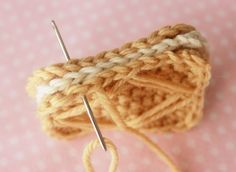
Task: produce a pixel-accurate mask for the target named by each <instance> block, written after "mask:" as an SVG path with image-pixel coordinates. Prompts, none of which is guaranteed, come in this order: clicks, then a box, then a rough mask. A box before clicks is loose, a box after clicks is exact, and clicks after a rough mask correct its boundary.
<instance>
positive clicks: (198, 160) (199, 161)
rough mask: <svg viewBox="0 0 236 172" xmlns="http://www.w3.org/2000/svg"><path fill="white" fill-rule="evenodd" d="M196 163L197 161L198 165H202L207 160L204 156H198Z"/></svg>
mask: <svg viewBox="0 0 236 172" xmlns="http://www.w3.org/2000/svg"><path fill="white" fill-rule="evenodd" d="M195 161H196V162H197V163H200V164H202V163H203V162H205V158H204V156H203V155H196V156H195Z"/></svg>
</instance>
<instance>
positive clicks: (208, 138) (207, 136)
mask: <svg viewBox="0 0 236 172" xmlns="http://www.w3.org/2000/svg"><path fill="white" fill-rule="evenodd" d="M202 140H204V141H206V142H210V141H211V137H210V135H209V133H203V134H202Z"/></svg>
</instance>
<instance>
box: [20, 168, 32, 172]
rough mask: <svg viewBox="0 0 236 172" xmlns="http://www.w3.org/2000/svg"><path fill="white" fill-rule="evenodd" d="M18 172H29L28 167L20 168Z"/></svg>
mask: <svg viewBox="0 0 236 172" xmlns="http://www.w3.org/2000/svg"><path fill="white" fill-rule="evenodd" d="M20 172H30V169H29V168H28V167H22V168H21V169H20Z"/></svg>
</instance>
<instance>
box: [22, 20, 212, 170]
mask: <svg viewBox="0 0 236 172" xmlns="http://www.w3.org/2000/svg"><path fill="white" fill-rule="evenodd" d="M209 79H210V65H209V62H208V53H207V47H206V41H205V39H204V38H203V37H202V36H201V35H200V33H199V32H197V31H196V30H195V28H194V27H192V26H189V25H185V24H178V25H175V26H172V27H171V26H167V27H164V28H162V29H160V30H158V31H155V32H153V33H152V34H151V35H150V36H148V37H147V38H142V39H139V40H137V41H134V42H131V43H126V44H125V45H123V46H122V47H121V48H117V49H114V50H110V51H105V52H101V53H99V54H97V55H96V56H94V57H86V58H82V59H73V60H70V61H69V62H68V63H60V64H55V65H51V66H48V67H45V68H42V69H39V70H36V71H35V72H34V75H33V76H32V77H30V79H29V82H28V84H27V91H28V93H29V94H30V95H31V96H33V97H35V98H36V99H37V102H38V114H39V118H40V119H41V121H42V124H43V128H44V130H45V131H46V132H47V133H49V134H50V135H51V136H54V137H58V138H73V137H75V136H77V135H82V134H86V133H88V132H90V131H91V130H92V127H91V124H90V121H89V119H88V117H87V115H86V110H85V108H84V106H83V103H82V100H81V97H80V96H81V95H86V96H87V98H88V100H89V102H90V104H91V107H92V109H93V111H94V114H95V117H96V119H97V121H98V123H99V126H100V127H101V128H106V129H112V128H118V129H121V130H124V131H128V132H131V133H133V134H135V135H136V136H138V137H139V138H140V139H141V140H143V141H144V142H145V143H147V144H148V145H149V146H150V147H151V148H152V150H153V151H154V152H155V153H157V154H158V155H159V156H160V158H162V159H163V160H164V161H165V162H166V163H167V164H168V165H169V166H170V167H171V169H172V170H173V171H176V172H177V171H179V169H178V168H177V167H176V166H175V165H174V163H173V162H172V161H171V160H170V159H169V158H168V156H167V155H165V153H164V152H163V151H162V150H161V149H160V148H159V147H158V146H157V145H156V144H155V143H153V142H152V141H151V140H150V139H149V138H147V137H146V136H145V135H144V133H143V132H144V131H155V132H156V131H157V132H167V131H168V132H172V131H174V132H175V131H184V130H187V129H190V128H192V127H193V126H195V125H196V124H198V122H199V120H200V119H201V117H202V109H203V101H204V93H205V88H206V87H207V85H208V84H209ZM109 143H110V142H109ZM93 147H94V146H93ZM112 150H113V151H114V149H112ZM87 152H89V151H87ZM90 152H91V151H90ZM88 154H89V153H87V155H88ZM87 157H88V156H87ZM86 162H88V158H87V161H86ZM88 166H89V165H88ZM90 167H91V163H90ZM111 168H112V169H113V170H111V171H114V170H115V169H116V168H113V167H111ZM87 169H89V168H87ZM89 171H91V170H89Z"/></svg>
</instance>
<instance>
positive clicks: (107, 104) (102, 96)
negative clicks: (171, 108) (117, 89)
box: [96, 89, 181, 172]
mask: <svg viewBox="0 0 236 172" xmlns="http://www.w3.org/2000/svg"><path fill="white" fill-rule="evenodd" d="M96 95H97V98H98V99H99V101H100V103H101V105H102V106H103V108H104V109H105V110H106V112H107V113H109V115H110V116H111V118H112V120H113V122H114V123H116V125H117V126H118V127H120V129H121V130H124V131H128V132H130V133H132V134H134V135H135V136H137V137H138V138H139V139H140V140H142V141H143V142H144V143H145V144H147V145H148V146H149V148H150V149H151V150H152V151H153V152H154V153H156V154H157V155H158V156H159V157H160V159H161V160H163V161H164V162H165V163H166V164H167V165H168V166H169V167H170V169H171V170H172V171H173V172H181V171H180V169H179V168H178V167H177V165H176V164H175V163H174V161H173V160H171V159H170V157H169V156H168V155H167V154H166V153H165V152H164V151H163V150H162V149H161V148H160V147H159V146H158V145H157V144H156V143H154V142H153V141H152V140H150V139H149V138H148V137H147V136H146V135H145V134H143V133H142V132H140V131H138V130H136V129H133V128H131V127H129V126H127V125H126V124H125V122H124V121H123V120H122V118H121V116H120V114H119V112H118V111H117V109H116V107H115V105H113V104H112V103H111V101H110V100H109V98H108V97H107V95H106V93H105V91H104V90H102V89H97V90H96Z"/></svg>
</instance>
